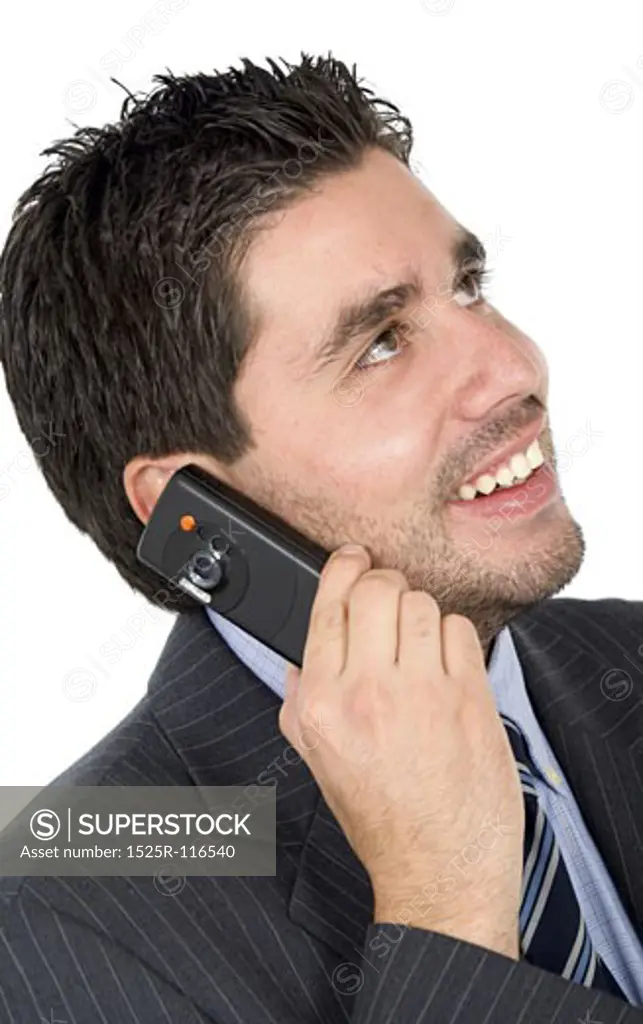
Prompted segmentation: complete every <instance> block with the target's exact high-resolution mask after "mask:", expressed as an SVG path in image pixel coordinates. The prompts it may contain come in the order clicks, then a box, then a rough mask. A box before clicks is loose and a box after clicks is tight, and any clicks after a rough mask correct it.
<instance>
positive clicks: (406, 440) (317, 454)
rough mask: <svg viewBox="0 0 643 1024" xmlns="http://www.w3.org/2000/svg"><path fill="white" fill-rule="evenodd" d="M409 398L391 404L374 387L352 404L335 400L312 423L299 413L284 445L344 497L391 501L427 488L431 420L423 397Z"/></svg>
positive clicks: (314, 477) (433, 442)
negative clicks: (363, 496) (415, 400)
mask: <svg viewBox="0 0 643 1024" xmlns="http://www.w3.org/2000/svg"><path fill="white" fill-rule="evenodd" d="M409 397H410V396H408V395H407V401H406V402H405V403H400V404H399V405H397V406H396V407H393V405H392V404H391V403H389V404H387V403H386V402H385V401H384V395H383V392H382V394H381V396H380V394H379V393H378V394H376V393H375V390H374V389H373V390H372V391H371V392H370V393H365V394H364V395H363V396H362V398H361V400H360V401H359V402H358V403H356V404H355V405H354V406H351V407H347V406H343V407H342V406H340V405H339V404H337V405H335V407H334V408H333V409H332V410H330V409H326V410H325V413H324V414H322V415H321V416H320V417H319V418H317V417H316V418H315V422H314V424H313V422H312V420H311V417H310V415H309V416H308V417H305V416H304V415H302V416H301V417H300V418H299V421H298V423H297V424H296V425H295V426H294V429H293V430H292V433H291V434H290V440H288V439H287V438H285V439H284V444H285V445H286V449H285V450H287V451H288V453H289V457H290V456H292V462H291V471H292V470H293V468H294V467H295V466H298V467H299V469H300V471H301V472H303V473H304V474H305V475H306V477H307V478H309V479H312V480H313V481H316V482H319V481H320V479H321V480H322V481H323V485H324V487H325V488H326V487H327V486H331V487H333V486H334V487H335V488H336V490H337V491H338V493H339V494H340V495H341V497H342V498H343V500H344V501H346V500H347V499H348V500H352V499H356V500H358V495H357V493H356V492H360V493H361V494H363V495H367V496H370V495H371V494H372V495H374V500H375V501H377V500H378V499H379V500H382V499H386V500H387V501H389V502H390V501H395V500H396V499H399V498H404V497H406V496H407V495H409V494H413V493H416V492H417V491H418V489H422V488H423V487H426V483H427V480H428V479H429V477H430V473H431V467H432V462H433V453H434V452H435V451H436V438H435V436H434V430H435V425H434V424H432V423H431V421H430V418H429V416H428V415H427V411H426V402H425V401H423V402H420V401H419V400H418V401H417V403H416V404H413V403H412V402H411V401H410V400H408V399H409Z"/></svg>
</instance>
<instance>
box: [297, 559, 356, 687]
mask: <svg viewBox="0 0 643 1024" xmlns="http://www.w3.org/2000/svg"><path fill="white" fill-rule="evenodd" d="M370 564H371V559H370V555H369V553H368V551H366V549H365V548H361V547H356V546H353V545H351V546H350V549H349V548H348V546H345V547H344V548H339V549H338V550H337V551H336V552H333V554H332V555H331V557H330V558H329V560H328V561H327V562H326V564H325V565H324V568H323V569H322V573H321V578H320V581H319V584H318V587H317V593H316V594H315V600H314V601H313V606H312V609H311V612H310V623H309V626H308V635H307V637H306V645H305V647H304V656H303V659H302V669H303V670H304V671H305V673H306V674H310V675H311V676H312V677H314V678H316V679H317V678H329V679H331V678H334V677H336V676H338V675H339V674H340V672H341V671H342V670H343V668H344V664H345V662H346V634H347V602H348V595H349V593H350V591H351V588H352V586H353V584H354V583H355V582H356V580H358V579H359V577H360V576H361V575H362V573H364V572H366V571H367V569H368V568H369V567H370Z"/></svg>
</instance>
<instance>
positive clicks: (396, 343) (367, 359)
mask: <svg viewBox="0 0 643 1024" xmlns="http://www.w3.org/2000/svg"><path fill="white" fill-rule="evenodd" d="M401 327H402V324H400V323H394V324H391V326H390V327H387V328H386V330H385V331H382V333H381V334H378V336H377V338H375V339H374V341H372V342H371V344H370V345H369V346H368V348H367V349H366V351H365V352H364V354H363V355H361V356H360V357H359V359H357V360H356V362H355V363H353V367H352V369H353V370H357V371H358V372H360V371H362V370H368V369H370V368H371V367H372V366H379V365H380V363H390V362H391V360H392V359H395V358H396V357H397V356H398V355H399V354H400V352H402V351H403V350H404V349H405V348H406V346H407V345H408V341H407V339H406V338H404V337H403V336H402V332H401V330H400V328H401Z"/></svg>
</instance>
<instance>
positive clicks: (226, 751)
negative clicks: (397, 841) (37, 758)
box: [148, 611, 372, 953]
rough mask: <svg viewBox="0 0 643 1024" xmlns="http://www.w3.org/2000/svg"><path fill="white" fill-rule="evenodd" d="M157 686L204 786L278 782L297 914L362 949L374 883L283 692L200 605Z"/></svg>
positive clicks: (283, 856)
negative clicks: (285, 720)
mask: <svg viewBox="0 0 643 1024" xmlns="http://www.w3.org/2000/svg"><path fill="white" fill-rule="evenodd" d="M148 692H149V696H150V699H151V701H152V709H153V712H154V715H155V717H156V718H157V719H158V721H159V723H160V725H161V727H162V729H163V731H164V732H165V734H166V736H167V738H168V741H169V743H170V744H171V746H172V747H173V749H174V751H175V752H176V754H178V756H179V757H180V759H181V761H182V762H183V764H184V766H185V767H186V769H187V772H188V774H189V776H190V777H191V778H192V779H193V780H194V782H195V784H196V785H200V786H226V785H227V786H235V785H238V786H248V787H252V786H254V785H258V786H262V785H274V784H275V782H276V783H277V844H278V855H277V863H278V874H280V875H281V876H282V877H283V878H284V881H285V882H286V884H288V886H289V897H288V915H289V917H290V918H291V920H292V921H293V922H295V923H296V924H299V925H300V926H302V927H304V928H306V929H307V931H308V932H310V934H312V935H314V936H315V937H316V938H318V939H321V940H322V941H323V942H325V943H326V944H327V945H329V946H331V947H332V948H333V949H335V950H337V951H338V952H341V953H348V952H349V951H352V950H353V949H354V947H357V948H358V949H359V947H361V945H362V943H363V939H364V933H365V931H366V928H367V926H368V923H369V921H370V920H371V917H372V890H371V885H370V880H369V878H368V875H367V873H366V871H365V870H364V868H363V867H362V864H361V863H360V861H359V860H358V859H357V857H356V856H355V854H354V853H353V851H352V849H351V847H350V845H349V843H348V840H347V839H346V836H345V835H344V833H343V832H342V830H341V828H340V827H339V825H338V824H337V822H336V820H335V818H334V817H333V815H332V813H331V811H330V810H329V808H328V806H327V804H326V802H325V801H324V799H323V797H322V796H321V792H320V790H319V787H318V786H317V783H316V782H315V780H314V778H313V776H312V774H311V773H310V771H309V769H308V768H307V766H306V765H305V764H304V762H303V761H300V760H299V757H298V755H297V754H296V752H295V751H294V750H293V748H292V747H291V746H290V745H289V743H288V742H287V740H286V739H285V737H284V736H283V734H282V733H281V732H280V730H279V724H278V715H279V710H280V708H281V700H280V699H279V698H278V697H277V696H276V695H275V694H274V693H273V692H272V691H271V690H270V689H269V687H268V686H266V685H265V684H264V683H263V682H262V681H261V680H260V679H259V678H258V677H257V676H255V675H254V674H253V673H252V672H250V671H249V669H248V668H246V666H245V665H244V664H243V663H242V662H241V661H239V659H238V658H237V656H236V655H235V654H234V653H233V651H232V650H231V649H230V648H229V647H228V645H227V644H226V643H225V642H224V641H223V639H222V638H221V637H220V635H219V634H218V633H217V631H216V630H215V629H214V627H213V626H212V625H211V623H210V622H209V620H208V619H207V617H206V616H204V615H203V614H202V613H201V612H200V611H197V612H195V613H187V614H185V615H182V616H180V617H179V619H178V620H177V623H176V625H175V626H174V628H173V630H172V631H171V633H170V636H169V637H168V640H167V643H166V645H165V648H164V650H163V652H162V654H161V657H160V659H159V662H158V664H157V667H156V669H155V671H154V673H153V675H152V677H151V679H150V683H149V687H148Z"/></svg>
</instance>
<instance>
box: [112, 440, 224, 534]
mask: <svg viewBox="0 0 643 1024" xmlns="http://www.w3.org/2000/svg"><path fill="white" fill-rule="evenodd" d="M190 463H194V464H196V465H197V466H201V468H202V469H204V470H205V471H206V472H207V473H212V475H213V476H216V477H218V478H219V479H220V480H224V481H226V482H229V481H228V474H227V473H226V470H225V469H224V468H223V467H221V466H219V465H218V463H217V462H216V460H215V459H212V458H211V457H208V456H203V455H199V454H197V453H195V452H177V453H176V454H174V455H164V456H162V457H160V458H156V459H155V458H152V457H150V456H149V455H137V456H136V457H135V458H134V459H131V460H130V462H128V463H127V465H126V467H125V469H124V470H123V487H124V489H125V493H126V495H127V500H128V501H129V503H130V505H131V506H132V508H133V509H134V512H135V513H136V515H137V516H138V518H139V519H140V521H141V522H142V523H143V525H145V524H146V523H147V521H148V519H149V518H150V516H151V515H152V510H153V509H154V506H155V505H156V503H157V501H158V500H159V498H160V496H161V493H162V492H163V490H164V488H165V486H166V484H167V483H168V481H169V479H170V477H171V476H172V475H173V474H174V473H176V472H177V470H179V469H181V468H182V467H183V466H189V465H190Z"/></svg>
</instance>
